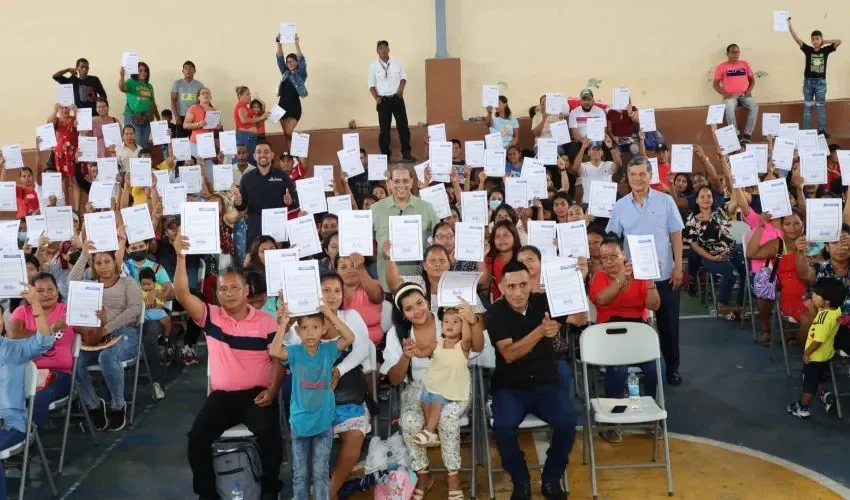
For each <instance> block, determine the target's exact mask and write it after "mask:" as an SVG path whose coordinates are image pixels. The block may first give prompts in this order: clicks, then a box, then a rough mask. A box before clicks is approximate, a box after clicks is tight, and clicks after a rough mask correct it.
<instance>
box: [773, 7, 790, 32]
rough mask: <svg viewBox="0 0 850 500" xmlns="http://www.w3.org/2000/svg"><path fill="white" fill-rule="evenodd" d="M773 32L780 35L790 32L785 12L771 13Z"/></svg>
mask: <svg viewBox="0 0 850 500" xmlns="http://www.w3.org/2000/svg"><path fill="white" fill-rule="evenodd" d="M773 31H778V32H781V33H788V31H790V26H789V24H788V11H787V10H774V11H773Z"/></svg>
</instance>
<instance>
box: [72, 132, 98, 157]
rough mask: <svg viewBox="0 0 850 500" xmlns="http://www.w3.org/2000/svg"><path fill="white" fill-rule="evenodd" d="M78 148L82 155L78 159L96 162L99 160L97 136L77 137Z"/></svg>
mask: <svg viewBox="0 0 850 500" xmlns="http://www.w3.org/2000/svg"><path fill="white" fill-rule="evenodd" d="M77 149H78V150H79V151H80V157H79V158H78V159H77V161H84V162H90V163H93V162H96V161H97V137H86V136H82V135H81V136H79V137H77Z"/></svg>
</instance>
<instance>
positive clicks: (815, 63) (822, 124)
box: [788, 17, 841, 138]
mask: <svg viewBox="0 0 850 500" xmlns="http://www.w3.org/2000/svg"><path fill="white" fill-rule="evenodd" d="M788 31H790V32H791V36H792V37H794V41H795V42H797V45H799V46H800V50H802V51H803V54H805V55H806V66H805V67H804V68H803V101H804V102H803V128H809V126H810V125H811V121H812V107H813V106H814V107H816V108H817V110H818V133H819V134H823V135H824V137H826V138H829V134H827V133H826V59H827V57H829V55H830V54H831V53H833V52H835V49H837V48H838V46H839V45H841V40H838V39H836V40H824V39H823V33H821V32H820V30H815V31H812V44H811V45H807V44H806V43H805V42H803V40H801V39H800V37H799V36H797V32H796V31H794V27H793V26H791V18H790V17H789V18H788Z"/></svg>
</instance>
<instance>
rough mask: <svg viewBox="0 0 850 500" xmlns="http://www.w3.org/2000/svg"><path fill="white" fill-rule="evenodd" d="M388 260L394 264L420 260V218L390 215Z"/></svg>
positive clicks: (416, 216)
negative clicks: (390, 246) (390, 248)
mask: <svg viewBox="0 0 850 500" xmlns="http://www.w3.org/2000/svg"><path fill="white" fill-rule="evenodd" d="M389 240H390V241H391V242H392V250H391V251H390V260H392V261H394V262H402V261H419V260H422V216H421V215H391V216H390V238H389Z"/></svg>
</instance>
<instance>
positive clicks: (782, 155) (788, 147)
mask: <svg viewBox="0 0 850 500" xmlns="http://www.w3.org/2000/svg"><path fill="white" fill-rule="evenodd" d="M794 144H795V142H794V141H793V140H789V139H782V138H778V139H776V141H775V142H774V143H773V163H774V164H775V165H776V168H778V169H780V170H791V167H793V166H794Z"/></svg>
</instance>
